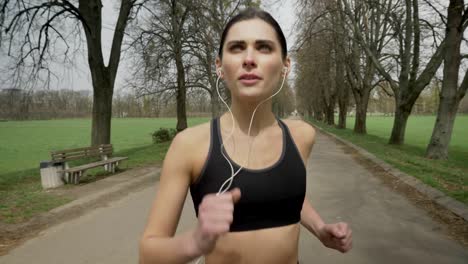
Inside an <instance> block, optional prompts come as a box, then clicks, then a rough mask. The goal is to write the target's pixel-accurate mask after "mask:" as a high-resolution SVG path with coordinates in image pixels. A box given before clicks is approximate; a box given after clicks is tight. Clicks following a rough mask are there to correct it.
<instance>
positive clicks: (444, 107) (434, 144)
mask: <svg viewBox="0 0 468 264" xmlns="http://www.w3.org/2000/svg"><path fill="white" fill-rule="evenodd" d="M442 92H443V90H442ZM458 103H459V101H458V102H457V100H456V98H454V97H452V98H451V100H450V99H446V98H443V96H441V102H440V104H439V108H438V111H437V119H436V123H435V125H434V130H433V131H432V137H431V140H430V143H429V145H428V146H427V150H426V157H427V158H430V159H447V158H448V147H449V143H450V139H451V138H452V130H453V124H454V123H455V117H456V115H457V109H458Z"/></svg>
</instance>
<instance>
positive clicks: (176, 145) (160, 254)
mask: <svg viewBox="0 0 468 264" xmlns="http://www.w3.org/2000/svg"><path fill="white" fill-rule="evenodd" d="M187 130H188V129H187ZM191 142H193V138H192V139H191V138H190V135H188V133H187V131H183V132H180V133H179V134H177V136H176V137H175V138H174V140H173V141H172V144H171V146H170V148H169V150H168V152H167V154H166V157H165V159H164V163H163V167H162V171H161V176H160V181H159V188H158V190H157V192H156V197H155V199H154V202H153V206H152V208H151V211H150V215H149V219H148V223H147V226H146V228H145V231H144V233H143V236H142V238H141V240H140V263H141V264H147V263H187V262H189V261H191V260H192V259H195V258H196V257H198V256H199V255H201V254H200V253H198V250H197V248H196V246H195V243H194V240H193V232H194V231H193V230H190V231H188V232H186V233H183V234H180V235H177V236H174V234H175V231H176V229H177V225H178V222H179V218H180V215H181V212H182V208H183V204H184V202H185V198H186V196H187V191H188V187H189V185H190V182H191V171H192V160H191V156H190V155H189V153H191V151H190V149H191V145H193V143H191Z"/></svg>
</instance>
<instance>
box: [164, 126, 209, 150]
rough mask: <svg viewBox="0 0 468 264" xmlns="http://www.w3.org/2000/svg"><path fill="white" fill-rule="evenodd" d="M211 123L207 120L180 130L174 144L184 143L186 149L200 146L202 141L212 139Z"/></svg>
mask: <svg viewBox="0 0 468 264" xmlns="http://www.w3.org/2000/svg"><path fill="white" fill-rule="evenodd" d="M210 123H211V122H205V123H202V124H198V125H195V126H192V127H188V128H186V129H184V130H182V131H180V132H179V133H177V135H176V137H175V138H174V141H173V144H182V145H184V146H185V149H187V148H190V147H200V143H203V142H205V141H207V140H209V139H210V128H211V125H210Z"/></svg>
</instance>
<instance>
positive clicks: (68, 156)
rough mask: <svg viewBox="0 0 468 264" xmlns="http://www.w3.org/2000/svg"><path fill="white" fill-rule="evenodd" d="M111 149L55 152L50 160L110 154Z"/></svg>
mask: <svg viewBox="0 0 468 264" xmlns="http://www.w3.org/2000/svg"><path fill="white" fill-rule="evenodd" d="M110 154H112V151H110V150H108V151H99V150H97V151H88V152H81V153H78V152H77V153H71V154H57V155H52V160H54V161H55V160H66V159H77V158H85V157H95V156H101V155H110Z"/></svg>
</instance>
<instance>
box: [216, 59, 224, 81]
mask: <svg viewBox="0 0 468 264" xmlns="http://www.w3.org/2000/svg"><path fill="white" fill-rule="evenodd" d="M215 64H216V75H218V77H220V78H222V77H223V75H224V72H223V68H222V64H221V59H220V58H219V57H216V61H215Z"/></svg>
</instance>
